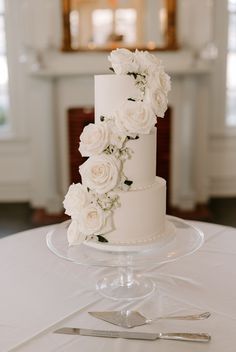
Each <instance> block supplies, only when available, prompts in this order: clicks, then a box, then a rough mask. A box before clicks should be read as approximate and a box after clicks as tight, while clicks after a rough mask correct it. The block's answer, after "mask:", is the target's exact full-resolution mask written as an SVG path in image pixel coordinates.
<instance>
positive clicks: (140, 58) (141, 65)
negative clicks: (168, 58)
mask: <svg viewBox="0 0 236 352" xmlns="http://www.w3.org/2000/svg"><path fill="white" fill-rule="evenodd" d="M134 59H135V62H136V64H137V66H138V72H139V73H145V72H152V71H153V70H156V69H157V67H159V66H161V61H160V60H159V59H158V58H157V57H156V56H154V55H152V54H150V53H149V52H148V51H139V50H137V49H136V51H135V53H134Z"/></svg>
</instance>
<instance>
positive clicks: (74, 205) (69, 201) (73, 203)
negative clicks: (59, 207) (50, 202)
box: [63, 183, 91, 219]
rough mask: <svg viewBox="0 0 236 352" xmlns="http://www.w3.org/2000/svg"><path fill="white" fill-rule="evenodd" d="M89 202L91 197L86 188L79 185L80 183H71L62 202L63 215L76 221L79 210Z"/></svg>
mask: <svg viewBox="0 0 236 352" xmlns="http://www.w3.org/2000/svg"><path fill="white" fill-rule="evenodd" d="M90 200H91V197H90V194H89V192H88V190H87V188H86V187H85V186H83V185H81V183H76V184H74V183H73V184H72V185H70V187H69V189H68V192H67V194H66V196H65V199H64V201H63V205H64V208H65V213H66V214H67V215H69V216H71V217H72V219H77V218H78V216H79V212H80V210H81V209H82V208H83V207H84V206H86V205H87V204H89V202H90Z"/></svg>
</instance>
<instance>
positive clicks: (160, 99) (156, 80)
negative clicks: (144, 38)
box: [63, 49, 170, 244]
mask: <svg viewBox="0 0 236 352" xmlns="http://www.w3.org/2000/svg"><path fill="white" fill-rule="evenodd" d="M108 59H109V61H110V62H111V65H112V70H113V71H114V72H115V74H117V75H120V74H128V75H130V76H132V77H133V78H134V80H135V84H136V85H137V87H138V88H139V91H140V97H138V99H137V98H136V99H134V98H133V97H129V98H128V99H127V101H126V102H124V104H123V105H122V107H120V108H119V109H118V110H116V111H114V112H112V113H111V114H110V115H109V116H101V117H100V121H98V122H96V123H93V124H92V123H90V124H89V125H87V126H85V128H84V130H83V132H82V134H81V136H80V146H79V151H80V153H81V155H82V156H85V157H88V159H87V160H86V161H85V163H83V164H82V165H81V166H80V168H79V171H80V174H81V178H82V184H81V183H77V184H72V185H71V186H70V187H69V190H68V192H67V194H66V196H65V199H64V202H63V205H64V208H65V213H66V214H67V215H69V216H71V219H72V221H71V224H70V226H69V228H68V232H67V237H68V241H69V243H73V244H76V243H78V244H79V243H82V242H83V241H84V240H86V239H90V238H95V237H96V239H97V240H98V241H104V242H107V239H106V238H105V237H104V235H106V233H108V232H110V231H112V229H113V221H112V213H113V211H114V210H115V208H116V207H118V206H119V196H118V195H117V194H116V193H115V190H116V189H117V190H119V189H120V190H124V191H126V190H128V189H129V188H130V187H131V186H132V183H133V182H132V180H129V179H127V177H126V176H125V175H124V173H123V164H124V162H125V160H126V159H128V158H130V157H131V151H130V149H129V148H128V147H127V146H126V143H127V141H128V140H129V139H138V138H139V135H140V134H149V133H150V131H151V130H152V128H153V127H154V125H155V124H156V116H158V117H163V116H164V113H165V111H166V109H167V93H168V91H169V90H170V78H169V76H168V75H167V74H166V73H165V72H164V68H163V66H162V64H161V62H160V61H159V60H158V59H157V58H156V57H155V56H154V55H151V54H150V53H148V52H147V51H138V50H136V51H135V52H134V53H132V52H131V51H129V50H127V49H116V50H114V51H112V52H111V54H110V56H109V57H108Z"/></svg>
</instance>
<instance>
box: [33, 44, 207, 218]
mask: <svg viewBox="0 0 236 352" xmlns="http://www.w3.org/2000/svg"><path fill="white" fill-rule="evenodd" d="M157 55H158V56H159V58H161V59H162V60H163V63H164V64H165V69H166V71H167V72H168V73H169V74H170V75H171V77H172V91H171V94H170V98H169V104H170V106H171V107H172V110H173V118H172V121H173V123H172V132H171V133H172V145H171V160H172V164H171V190H172V193H171V197H170V202H171V205H172V206H174V207H177V208H180V209H183V210H191V209H193V208H194V207H195V205H196V204H197V203H204V202H205V201H206V200H207V197H208V184H207V177H206V176H207V171H206V162H207V146H206V143H207V138H206V137H207V123H208V117H209V114H210V109H209V101H210V99H209V96H210V94H209V75H210V73H211V68H210V64H209V63H205V62H201V61H197V60H196V58H195V56H194V54H193V53H192V52H190V51H187V50H180V51H176V52H171V53H168V52H166V53H158V54H157ZM107 63H108V62H107V54H104V53H92V54H91V53H90V54H89V53H80V54H79V53H72V54H62V53H56V52H50V53H47V55H45V56H44V57H43V60H42V62H41V63H40V65H39V66H38V68H37V70H35V69H32V67H31V68H30V70H29V73H30V84H31V97H30V99H29V104H30V107H31V108H30V110H31V111H32V116H33V123H32V135H33V142H32V143H33V146H34V147H33V150H32V154H33V155H32V161H33V163H35V166H36V164H37V167H35V168H34V167H33V168H34V169H35V170H38V169H39V167H38V166H39V163H40V164H41V165H40V166H41V170H42V172H41V173H40V174H38V173H36V172H35V174H34V175H33V181H32V199H33V202H32V203H33V206H35V207H43V208H45V209H47V210H48V211H49V212H58V211H60V210H61V209H62V205H61V204H62V200H63V197H64V194H65V193H66V191H67V188H68V185H69V161H68V133H67V132H68V131H67V111H68V109H70V108H73V107H92V106H93V104H94V84H93V79H94V75H95V74H104V73H109V71H108V70H107V69H106V68H107ZM34 67H35V65H34ZM42 133H43V135H44V143H43V145H42V140H43V139H42V138H41V134H42ZM78 139H79V136H78Z"/></svg>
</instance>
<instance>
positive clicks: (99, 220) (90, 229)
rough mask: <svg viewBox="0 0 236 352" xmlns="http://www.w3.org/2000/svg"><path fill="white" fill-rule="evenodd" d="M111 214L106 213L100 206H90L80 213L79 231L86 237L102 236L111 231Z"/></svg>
mask: <svg viewBox="0 0 236 352" xmlns="http://www.w3.org/2000/svg"><path fill="white" fill-rule="evenodd" d="M108 216H109V212H104V211H103V210H102V209H101V208H100V207H99V206H97V205H94V204H90V205H88V206H87V207H86V208H84V209H83V210H82V211H81V213H80V219H79V230H80V232H81V233H83V234H85V235H86V236H90V235H102V234H104V233H106V232H108V231H111V227H110V224H109V221H107V220H108Z"/></svg>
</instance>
